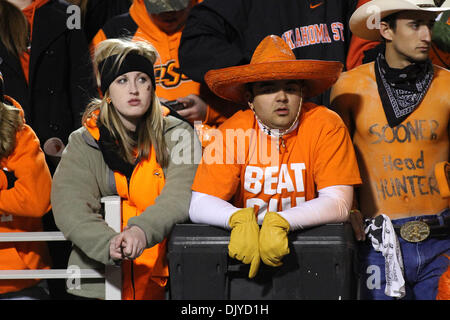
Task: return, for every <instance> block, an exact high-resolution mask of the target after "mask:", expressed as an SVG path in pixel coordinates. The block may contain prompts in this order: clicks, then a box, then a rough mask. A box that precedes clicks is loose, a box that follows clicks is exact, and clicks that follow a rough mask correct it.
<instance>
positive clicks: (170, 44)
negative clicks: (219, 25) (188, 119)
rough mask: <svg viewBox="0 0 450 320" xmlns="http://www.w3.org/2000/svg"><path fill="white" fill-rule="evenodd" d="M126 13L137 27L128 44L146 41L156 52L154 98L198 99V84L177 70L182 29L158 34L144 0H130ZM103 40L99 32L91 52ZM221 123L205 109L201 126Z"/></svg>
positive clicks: (220, 119)
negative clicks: (190, 96)
mask: <svg viewBox="0 0 450 320" xmlns="http://www.w3.org/2000/svg"><path fill="white" fill-rule="evenodd" d="M196 2H197V3H199V2H201V1H196ZM129 13H130V16H131V18H132V19H133V21H134V22H135V23H136V24H137V30H136V32H135V33H134V34H133V37H132V40H133V41H139V40H146V41H148V42H150V43H151V44H152V45H153V46H154V47H155V49H156V50H157V51H158V54H159V59H158V60H157V61H156V62H155V80H156V94H157V95H158V97H161V98H165V99H167V100H175V99H177V98H179V97H185V96H187V95H189V94H196V95H200V84H199V83H198V82H195V81H192V80H191V79H189V78H188V77H187V76H186V75H185V74H183V73H182V72H181V70H180V63H179V60H178V47H179V46H180V40H181V33H182V29H181V30H178V31H177V32H175V33H173V34H167V33H165V32H163V31H161V29H159V28H158V26H156V25H155V24H154V23H153V21H152V19H150V16H149V14H148V12H147V8H146V7H145V3H144V0H134V1H133V4H132V5H131V7H130V10H129ZM107 38H108V37H107V36H106V34H105V32H104V31H103V30H102V29H101V30H100V31H99V32H98V33H97V35H96V36H95V37H94V39H93V40H92V43H91V48H95V47H96V46H97V45H98V44H99V43H100V42H102V41H103V40H106V39H107ZM225 119H226V118H225V117H224V116H223V115H221V114H219V113H218V112H217V111H215V110H214V109H213V108H210V107H209V106H208V108H207V112H206V118H205V120H204V121H203V123H205V124H216V123H222V122H223V121H225Z"/></svg>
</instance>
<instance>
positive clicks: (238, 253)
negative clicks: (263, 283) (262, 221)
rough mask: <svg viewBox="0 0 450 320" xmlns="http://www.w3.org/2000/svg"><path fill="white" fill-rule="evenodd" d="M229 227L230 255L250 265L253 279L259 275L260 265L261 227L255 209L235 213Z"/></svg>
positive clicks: (250, 273)
mask: <svg viewBox="0 0 450 320" xmlns="http://www.w3.org/2000/svg"><path fill="white" fill-rule="evenodd" d="M229 225H230V227H231V235H230V243H229V244H228V255H229V256H230V257H231V258H234V259H237V260H239V261H242V263H245V264H249V263H250V271H249V273H248V277H249V278H253V277H254V276H256V273H258V269H259V264H260V259H259V226H258V223H257V222H256V217H255V213H254V211H253V208H244V209H240V210H238V211H236V212H235V213H233V215H232V216H231V217H230V221H229Z"/></svg>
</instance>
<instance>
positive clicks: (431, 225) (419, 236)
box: [394, 216, 450, 242]
mask: <svg viewBox="0 0 450 320" xmlns="http://www.w3.org/2000/svg"><path fill="white" fill-rule="evenodd" d="M394 230H395V232H396V233H397V234H398V235H400V237H402V238H403V239H404V240H406V241H408V242H420V241H424V240H425V239H427V238H445V237H447V236H449V235H450V216H446V217H442V216H440V217H438V218H431V219H426V218H423V219H420V220H415V221H408V222H405V223H404V224H401V225H394Z"/></svg>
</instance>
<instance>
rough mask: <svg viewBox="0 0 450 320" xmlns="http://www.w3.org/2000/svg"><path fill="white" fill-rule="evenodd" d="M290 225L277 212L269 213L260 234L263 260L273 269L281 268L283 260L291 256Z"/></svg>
mask: <svg viewBox="0 0 450 320" xmlns="http://www.w3.org/2000/svg"><path fill="white" fill-rule="evenodd" d="M288 232H289V223H288V222H287V221H286V220H285V219H284V218H283V217H282V216H280V215H279V214H278V213H276V212H267V213H266V215H265V217H264V221H263V224H262V226H261V231H260V232H259V254H260V255H261V260H262V261H263V262H264V263H265V264H267V265H268V266H272V267H279V266H281V265H282V264H283V263H282V262H281V259H283V257H284V256H285V255H287V254H289V246H288V237H287V234H288Z"/></svg>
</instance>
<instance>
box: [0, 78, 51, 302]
mask: <svg viewBox="0 0 450 320" xmlns="http://www.w3.org/2000/svg"><path fill="white" fill-rule="evenodd" d="M6 80H7V79H6ZM0 163H1V168H2V169H1V170H0V232H36V231H42V216H43V215H44V214H45V213H47V212H48V211H49V210H50V189H51V176H50V171H49V169H48V167H47V164H46V162H45V156H44V153H43V152H42V150H41V148H40V146H39V139H38V138H37V137H36V134H35V133H34V132H33V129H31V127H30V126H28V125H27V124H26V123H25V119H24V114H23V110H22V108H21V107H20V105H19V103H18V102H17V101H15V100H14V99H12V98H11V97H8V96H6V95H4V91H3V77H2V75H1V73H0ZM50 265H51V261H50V256H49V253H48V248H47V245H46V244H45V243H44V242H0V269H1V270H27V269H48V268H50ZM35 299H49V293H48V287H47V283H46V281H45V280H43V281H40V280H39V279H17V280H0V300H35Z"/></svg>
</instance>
